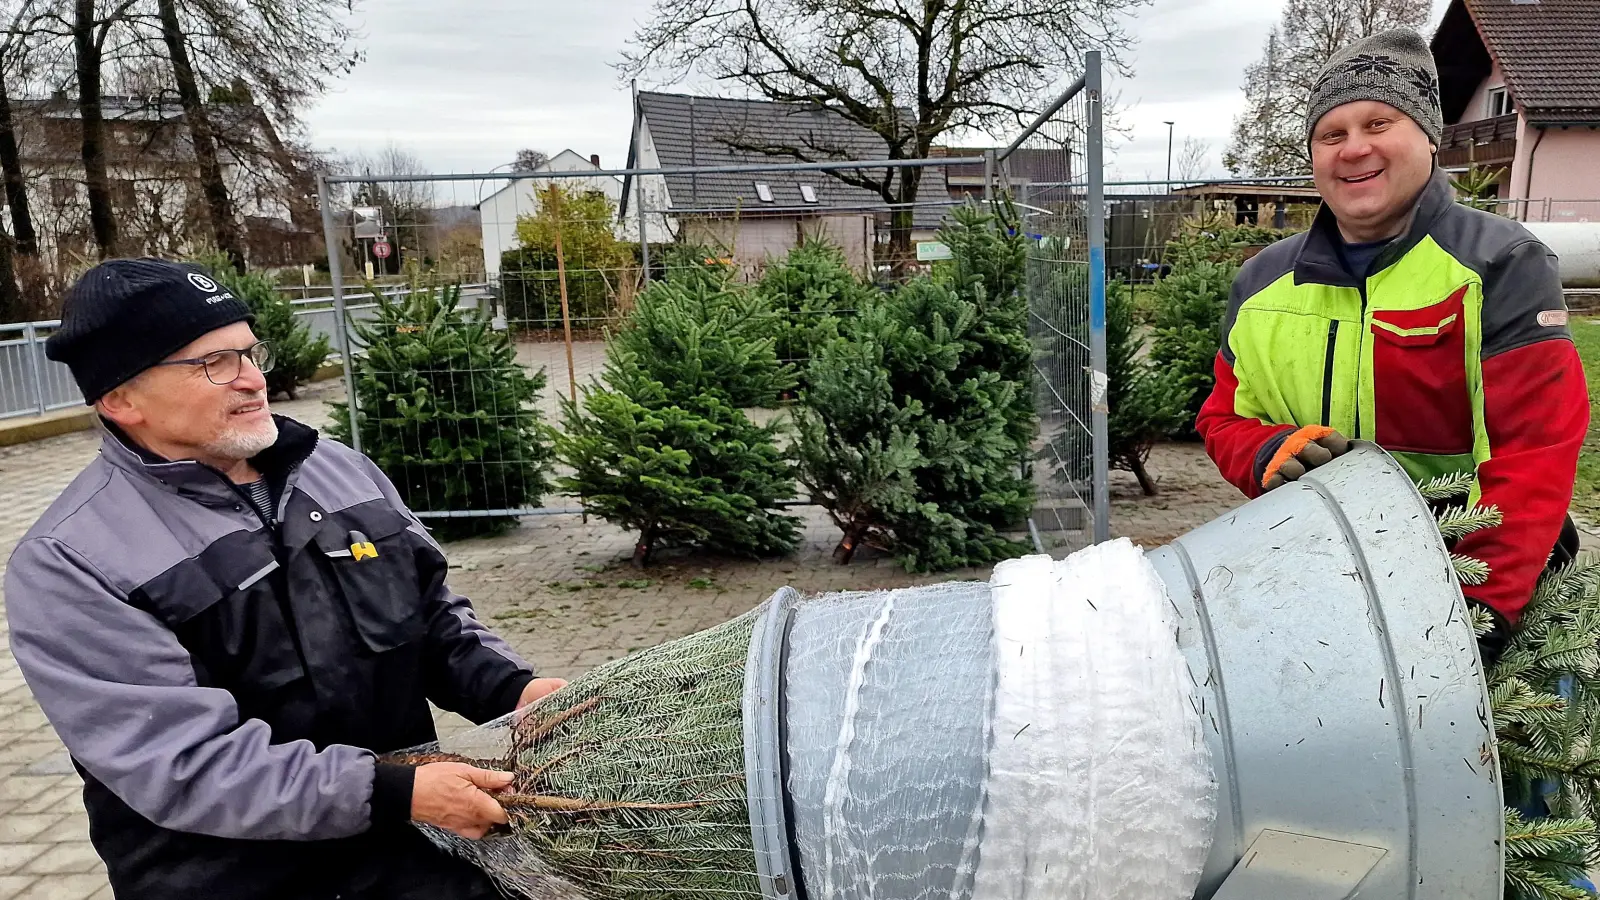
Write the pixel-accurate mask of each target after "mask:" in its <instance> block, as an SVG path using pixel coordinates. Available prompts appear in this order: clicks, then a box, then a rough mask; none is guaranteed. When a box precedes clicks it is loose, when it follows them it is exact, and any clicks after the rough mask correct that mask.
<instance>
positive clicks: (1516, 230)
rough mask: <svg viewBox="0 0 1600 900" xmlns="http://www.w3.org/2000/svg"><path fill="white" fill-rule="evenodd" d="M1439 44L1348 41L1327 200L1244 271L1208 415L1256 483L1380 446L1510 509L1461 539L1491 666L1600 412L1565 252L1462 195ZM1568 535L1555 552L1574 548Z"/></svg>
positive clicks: (1317, 123) (1227, 457)
mask: <svg viewBox="0 0 1600 900" xmlns="http://www.w3.org/2000/svg"><path fill="white" fill-rule="evenodd" d="M1438 84H1439V82H1438V78H1437V76H1436V74H1435V70H1434V63H1433V58H1432V56H1431V55H1430V54H1429V51H1428V47H1427V44H1426V43H1424V42H1423V40H1422V38H1421V37H1420V36H1419V35H1417V33H1416V32H1413V31H1410V30H1405V29H1401V30H1395V31H1389V32H1385V33H1383V34H1379V35H1376V36H1374V37H1371V38H1368V39H1366V40H1363V41H1360V42H1358V43H1356V44H1354V45H1352V46H1350V47H1347V48H1345V49H1344V50H1341V51H1339V52H1338V53H1336V54H1334V56H1333V58H1332V59H1330V60H1329V61H1328V63H1327V65H1326V66H1325V67H1324V68H1323V70H1322V73H1321V75H1320V77H1319V78H1318V80H1317V82H1316V84H1315V87H1314V89H1313V91H1312V94H1311V107H1310V115H1309V117H1308V122H1307V128H1308V132H1307V140H1308V141H1309V142H1310V148H1311V161H1312V173H1313V175H1314V177H1315V179H1316V184H1317V189H1318V190H1319V191H1320V192H1321V194H1322V197H1323V201H1324V206H1323V208H1322V210H1321V212H1320V213H1319V214H1318V216H1317V218H1316V221H1315V222H1314V223H1313V225H1312V227H1311V229H1310V230H1309V231H1308V232H1306V233H1304V234H1301V235H1296V236H1295V237H1292V238H1289V239H1287V240H1284V241H1280V242H1279V243H1277V244H1274V245H1272V246H1271V247H1268V248H1267V249H1266V250H1264V251H1262V252H1261V253H1260V254H1259V255H1257V256H1256V257H1255V258H1253V259H1251V260H1250V261H1249V262H1248V263H1247V264H1246V265H1245V266H1244V268H1243V269H1242V270H1240V272H1239V275H1238V278H1237V279H1236V280H1235V281H1234V285H1233V296H1232V300H1231V302H1230V304H1229V308H1228V313H1227V317H1226V320H1225V322H1224V325H1223V336H1222V349H1221V352H1220V353H1219V355H1218V357H1217V361H1216V374H1217V384H1216V389H1215V390H1214V391H1213V392H1212V394H1211V396H1210V398H1209V399H1208V400H1207V402H1206V404H1205V406H1204V408H1203V409H1202V410H1201V412H1200V417H1199V422H1198V424H1197V427H1198V429H1199V431H1200V434H1201V435H1202V436H1203V437H1204V438H1205V442H1206V449H1207V451H1208V452H1209V453H1210V454H1211V457H1212V459H1213V460H1215V461H1216V463H1217V466H1218V467H1219V468H1220V469H1221V470H1222V473H1223V474H1224V475H1225V476H1226V477H1227V478H1228V479H1229V480H1230V481H1232V482H1233V483H1234V484H1235V485H1237V486H1238V487H1239V488H1240V489H1241V490H1243V491H1244V492H1245V493H1246V494H1248V495H1250V496H1255V495H1257V494H1260V493H1261V492H1262V491H1265V490H1271V489H1272V488H1274V487H1276V486H1278V485H1280V484H1283V483H1284V482H1285V481H1291V480H1293V479H1295V478H1297V477H1299V476H1300V475H1302V474H1304V473H1305V472H1306V470H1307V469H1310V468H1312V467H1315V466H1317V465H1319V464H1322V463H1325V462H1327V461H1328V460H1330V459H1332V458H1333V457H1334V456H1337V455H1338V454H1339V453H1341V452H1343V451H1344V449H1346V448H1347V447H1348V446H1349V441H1348V440H1347V439H1346V438H1347V437H1350V438H1359V439H1363V440H1370V441H1375V442H1376V443H1378V444H1379V445H1381V446H1382V447H1384V448H1385V449H1387V450H1388V451H1389V452H1390V453H1392V454H1394V455H1395V457H1397V458H1398V459H1399V460H1400V462H1401V464H1402V465H1404V466H1405V468H1406V470H1407V471H1408V472H1409V473H1410V474H1411V476H1412V477H1413V478H1415V479H1418V480H1422V479H1427V478H1431V477H1434V476H1438V475H1445V474H1451V473H1461V472H1469V473H1475V474H1476V476H1477V491H1476V493H1475V495H1474V499H1476V500H1478V501H1479V502H1481V503H1483V504H1485V505H1494V506H1497V507H1499V508H1500V511H1501V513H1503V514H1504V517H1505V524H1503V525H1501V526H1500V527H1498V528H1494V529H1490V530H1486V531H1481V532H1478V533H1476V534H1473V535H1471V536H1469V537H1467V538H1465V539H1463V540H1462V541H1461V543H1460V545H1459V546H1458V547H1457V548H1456V549H1457V551H1458V552H1460V553H1463V554H1467V555H1470V556H1474V557H1477V558H1479V559H1482V560H1483V561H1484V562H1486V563H1488V564H1489V565H1490V566H1491V568H1492V574H1491V575H1490V577H1489V580H1488V581H1487V582H1486V583H1484V584H1481V585H1471V586H1467V588H1466V592H1467V594H1468V596H1469V599H1470V600H1471V601H1473V602H1474V603H1475V604H1479V605H1482V606H1485V607H1487V608H1488V609H1489V610H1491V611H1492V612H1493V613H1494V616H1495V618H1496V619H1497V623H1498V625H1497V628H1496V630H1495V632H1494V633H1492V634H1491V636H1490V637H1489V638H1487V639H1485V640H1484V641H1482V642H1481V646H1482V648H1483V651H1484V654H1485V656H1486V657H1488V659H1487V660H1486V661H1492V660H1493V658H1494V657H1495V655H1496V654H1497V652H1498V650H1499V648H1500V647H1501V646H1502V645H1503V640H1504V635H1505V630H1506V628H1507V627H1508V626H1509V624H1510V623H1513V622H1515V621H1516V619H1517V617H1518V615H1519V614H1520V613H1521V611H1522V609H1523V607H1524V606H1526V605H1527V603H1528V600H1529V599H1530V596H1531V595H1532V592H1533V588H1534V584H1535V581H1536V580H1537V579H1538V577H1539V573H1540V571H1541V569H1542V568H1543V567H1544V566H1545V565H1546V562H1547V560H1548V559H1551V558H1552V549H1551V548H1552V547H1553V546H1556V545H1557V543H1558V536H1562V535H1563V522H1564V520H1565V517H1566V513H1567V506H1568V504H1569V502H1570V500H1571V497H1572V485H1573V481H1574V478H1575V476H1576V471H1577V462H1578V449H1579V446H1580V445H1581V444H1582V442H1583V437H1584V432H1585V430H1586V429H1587V426H1588V421H1589V403H1588V395H1587V390H1586V387H1585V382H1584V376H1583V369H1582V367H1581V365H1580V364H1579V361H1578V355H1577V352H1576V350H1575V349H1574V347H1573V344H1572V340H1571V337H1570V335H1569V334H1568V332H1567V311H1566V308H1565V307H1564V306H1563V303H1562V295H1561V286H1560V283H1559V280H1558V278H1557V274H1556V260H1555V257H1554V256H1553V255H1552V254H1551V253H1550V251H1549V249H1547V248H1546V247H1545V246H1544V245H1543V244H1541V243H1539V241H1538V240H1537V239H1535V238H1534V237H1533V236H1532V235H1531V234H1529V233H1528V231H1527V230H1526V229H1524V228H1523V227H1522V226H1521V225H1518V224H1517V223H1516V222H1513V221H1511V220H1509V219H1505V218H1501V217H1499V216H1495V215H1492V214H1490V213H1487V212H1481V211H1478V210H1474V209H1469V208H1467V207H1465V206H1462V205H1460V204H1458V203H1456V202H1455V197H1454V194H1453V192H1452V190H1451V187H1450V182H1449V179H1448V178H1447V177H1446V175H1445V174H1444V173H1443V172H1442V171H1440V170H1439V168H1438V167H1437V165H1436V164H1435V160H1434V154H1435V153H1436V152H1437V149H1438V144H1439V138H1440V133H1441V131H1442V130H1443V120H1442V118H1441V115H1440V109H1439V87H1438ZM1575 544H1576V533H1575V532H1573V531H1571V530H1570V523H1568V530H1567V531H1566V534H1565V537H1564V538H1563V539H1562V548H1561V551H1562V552H1560V553H1558V554H1557V556H1569V555H1570V552H1571V550H1573V549H1575V546H1574V545H1575Z"/></svg>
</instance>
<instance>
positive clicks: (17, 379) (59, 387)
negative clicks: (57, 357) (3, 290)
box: [0, 320, 83, 419]
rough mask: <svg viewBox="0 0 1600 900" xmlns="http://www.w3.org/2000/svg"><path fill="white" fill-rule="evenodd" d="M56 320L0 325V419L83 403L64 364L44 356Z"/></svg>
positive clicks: (32, 414)
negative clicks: (47, 340)
mask: <svg viewBox="0 0 1600 900" xmlns="http://www.w3.org/2000/svg"><path fill="white" fill-rule="evenodd" d="M60 325H61V322H60V321H59V320H52V321H48V322H22V323H20V324H13V325H0V419H11V418H16V417H18V416H42V415H44V414H45V413H47V412H52V411H54V410H58V409H67V408H69V407H73V406H81V405H82V404H83V394H81V393H79V392H78V386H77V384H76V383H75V382H74V381H73V380H72V373H71V372H70V371H68V370H67V367H66V366H64V365H62V364H61V363H58V362H53V361H51V360H49V359H47V358H45V355H44V342H45V339H46V338H48V337H49V336H50V334H51V333H52V332H54V331H55V330H56V328H58V327H60Z"/></svg>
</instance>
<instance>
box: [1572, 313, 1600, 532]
mask: <svg viewBox="0 0 1600 900" xmlns="http://www.w3.org/2000/svg"><path fill="white" fill-rule="evenodd" d="M1572 340H1573V342H1574V343H1576V344H1577V345H1578V356H1580V357H1582V359H1583V371H1584V374H1585V375H1587V376H1588V378H1589V436H1588V437H1586V438H1584V441H1583V453H1582V454H1581V455H1580V456H1579V457H1578V483H1577V484H1576V485H1575V486H1574V487H1573V489H1572V511H1573V512H1574V513H1575V514H1577V515H1578V516H1580V517H1581V518H1583V519H1584V520H1586V521H1588V522H1590V523H1600V408H1597V406H1596V403H1597V401H1600V319H1588V318H1574V319H1573V320H1572Z"/></svg>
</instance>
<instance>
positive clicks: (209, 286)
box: [189, 272, 217, 294]
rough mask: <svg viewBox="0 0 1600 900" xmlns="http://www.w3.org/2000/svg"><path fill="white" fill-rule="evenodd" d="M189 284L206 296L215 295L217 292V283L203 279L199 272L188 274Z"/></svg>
mask: <svg viewBox="0 0 1600 900" xmlns="http://www.w3.org/2000/svg"><path fill="white" fill-rule="evenodd" d="M189 283H190V284H192V285H194V286H195V287H197V288H199V289H200V290H202V291H205V292H206V293H208V294H215V293H216V292H217V283H216V282H215V281H212V280H211V279H209V278H207V277H205V276H204V275H201V274H200V273H199V272H190V273H189Z"/></svg>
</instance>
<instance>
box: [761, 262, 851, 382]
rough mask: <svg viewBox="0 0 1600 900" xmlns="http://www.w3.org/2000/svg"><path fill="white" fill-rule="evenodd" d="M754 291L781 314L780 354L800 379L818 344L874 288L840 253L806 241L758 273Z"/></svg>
mask: <svg viewBox="0 0 1600 900" xmlns="http://www.w3.org/2000/svg"><path fill="white" fill-rule="evenodd" d="M758 290H760V291H761V294H762V295H763V296H764V297H765V298H766V300H767V303H768V304H770V305H771V307H772V309H773V310H774V311H775V312H776V313H777V315H778V317H779V322H780V324H779V330H778V359H780V360H782V361H784V362H787V363H790V364H792V365H794V366H795V367H796V368H797V369H798V371H799V374H800V376H801V378H802V379H803V378H804V375H805V367H806V365H807V364H808V363H809V362H810V361H811V357H812V355H813V354H814V353H815V352H816V350H817V348H819V347H820V346H822V345H823V344H825V343H827V342H828V341H829V340H832V339H833V338H834V337H837V336H838V334H839V319H840V318H848V317H850V316H853V315H855V314H856V313H857V312H859V311H860V309H861V306H862V304H864V303H865V302H866V301H867V299H868V298H870V297H871V296H872V295H873V293H874V290H873V289H872V287H870V286H869V285H867V284H865V283H863V282H862V280H861V278H860V276H859V275H857V274H856V273H855V272H853V271H851V270H850V264H849V263H848V262H847V261H846V260H845V256H844V252H843V251H841V250H840V249H839V248H837V247H835V246H833V245H832V244H828V243H826V242H824V241H819V240H811V239H808V240H805V241H802V242H801V243H800V245H799V246H797V247H795V248H794V249H793V250H790V251H789V254H788V255H787V256H785V257H784V258H783V259H782V260H781V261H779V262H777V263H775V264H774V265H772V266H770V267H769V268H768V269H767V270H766V272H764V273H763V274H762V276H761V283H760V285H759V286H758Z"/></svg>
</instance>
